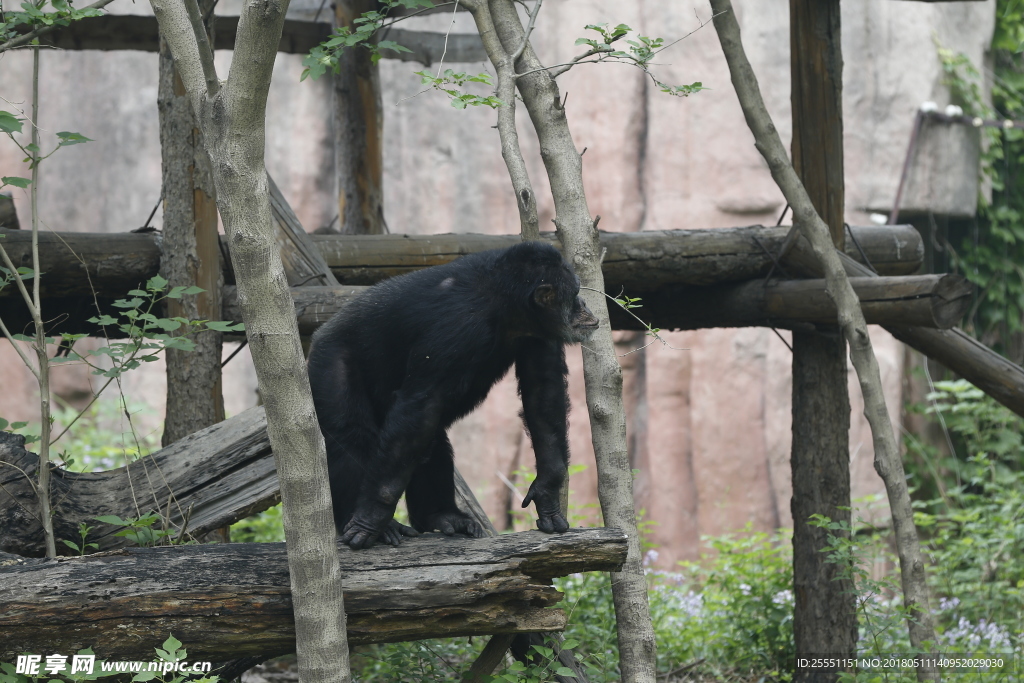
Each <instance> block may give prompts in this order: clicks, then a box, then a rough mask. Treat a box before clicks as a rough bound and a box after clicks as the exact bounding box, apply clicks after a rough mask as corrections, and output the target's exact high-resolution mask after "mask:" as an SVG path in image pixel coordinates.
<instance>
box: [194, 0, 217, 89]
mask: <svg viewBox="0 0 1024 683" xmlns="http://www.w3.org/2000/svg"><path fill="white" fill-rule="evenodd" d="M185 11H187V12H188V20H189V22H190V23H191V24H192V33H194V34H195V37H196V48H197V49H198V50H199V63H200V64H201V65H202V67H203V77H204V78H205V79H206V96H207V97H214V96H215V95H216V94H217V92H218V91H219V90H220V81H219V80H218V79H217V67H216V66H215V65H214V63H213V48H212V47H211V46H210V36H208V35H207V34H206V24H205V22H204V21H203V15H202V13H201V12H200V11H199V3H198V2H197V0H185ZM210 11H211V12H212V11H213V8H212V7H211V8H210Z"/></svg>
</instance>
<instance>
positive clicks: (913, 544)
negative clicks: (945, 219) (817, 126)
mask: <svg viewBox="0 0 1024 683" xmlns="http://www.w3.org/2000/svg"><path fill="white" fill-rule="evenodd" d="M711 6H712V8H713V10H714V12H715V19H714V23H715V29H716V31H717V32H718V37H719V41H720V42H721V44H722V51H723V52H724V53H725V57H726V61H727V62H728V64H729V72H730V75H731V77H732V82H733V86H734V87H735V89H736V94H737V96H738V98H739V100H740V106H741V107H742V109H743V115H744V117H745V118H746V120H747V125H748V126H749V127H750V130H751V132H752V133H753V135H754V140H755V142H754V144H755V146H756V147H757V149H758V151H759V152H761V155H762V156H763V157H764V159H765V161H767V162H768V167H769V168H770V169H771V173H772V177H773V178H774V179H775V182H776V184H777V185H778V186H779V189H781V190H782V193H783V194H784V195H785V197H786V200H787V201H788V202H789V205H790V206H791V207H792V208H793V216H794V224H795V225H797V226H798V227H799V228H800V231H801V233H802V234H803V235H804V237H806V238H807V241H808V242H810V243H811V245H812V247H813V249H814V252H815V254H816V255H817V257H818V260H819V262H820V263H821V265H822V267H823V269H824V271H825V275H826V279H827V280H828V291H829V293H830V294H831V296H832V297H833V299H834V300H835V301H836V306H837V308H838V309H839V326H840V328H841V329H842V330H843V334H844V335H845V336H846V339H847V342H848V343H849V345H850V357H851V359H852V360H853V365H854V367H855V369H856V370H857V377H858V379H859V380H860V386H861V393H862V395H863V397H864V414H865V417H867V419H868V423H869V425H870V426H871V434H872V439H873V442H874V449H875V469H876V470H877V471H878V474H879V475H880V476H881V477H882V480H883V481H884V482H885V488H886V493H887V494H888V497H889V507H890V509H891V511H892V518H893V527H894V529H895V532H896V545H897V551H898V553H899V557H900V570H901V576H902V579H903V595H904V600H905V604H906V606H907V608H908V618H907V625H908V628H909V631H910V641H911V645H912V646H913V647H914V649H915V651H919V652H926V651H927V650H926V649H925V647H926V643H935V629H934V627H933V626H932V615H931V610H930V608H929V604H928V603H929V599H928V588H927V585H926V583H925V572H924V557H923V555H922V554H921V547H920V542H919V540H918V537H917V529H916V528H915V527H914V517H913V509H912V507H911V503H910V493H909V491H908V490H907V481H906V476H905V474H904V472H903V463H902V462H901V461H900V455H899V449H898V447H897V444H896V437H895V434H894V432H893V427H892V423H891V422H890V419H889V412H888V410H887V409H886V406H885V396H884V393H883V391H882V381H881V375H880V373H879V369H878V362H877V360H876V359H875V354H874V351H873V349H872V347H871V338H870V337H869V336H868V330H867V323H866V322H865V321H864V315H863V313H862V312H861V308H860V304H859V302H858V300H857V295H856V294H855V293H854V291H853V288H852V286H851V285H850V281H849V278H848V277H847V275H846V272H845V270H844V269H843V266H842V263H841V262H840V260H839V254H838V252H837V251H836V250H835V248H834V247H833V245H832V240H831V238H830V236H829V231H828V226H826V225H825V224H824V223H823V222H822V220H821V218H820V217H819V216H818V214H817V212H816V211H815V209H814V206H813V204H812V203H811V200H810V198H809V197H808V196H807V191H806V190H805V189H804V187H803V185H802V184H801V183H800V179H799V178H798V177H797V175H796V172H795V171H794V170H793V166H792V165H791V164H790V161H789V157H788V155H787V154H786V150H785V147H783V145H782V141H781V140H780V139H779V135H778V132H777V131H776V129H775V125H774V124H773V123H772V120H771V117H770V115H769V114H768V110H767V109H766V108H765V105H764V101H763V100H762V98H761V92H760V88H759V87H758V84H757V77H756V76H755V75H754V71H753V69H752V68H751V66H750V62H749V61H748V60H747V57H746V54H745V52H744V50H743V44H742V42H741V39H740V28H739V24H738V23H737V21H736V15H735V13H734V12H733V10H732V3H731V2H730V0H712V2H711ZM918 678H919V679H922V680H924V679H937V678H938V673H937V670H936V669H935V668H934V666H932V665H928V664H922V666H920V667H919V668H918Z"/></svg>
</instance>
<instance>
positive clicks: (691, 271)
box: [311, 225, 924, 293]
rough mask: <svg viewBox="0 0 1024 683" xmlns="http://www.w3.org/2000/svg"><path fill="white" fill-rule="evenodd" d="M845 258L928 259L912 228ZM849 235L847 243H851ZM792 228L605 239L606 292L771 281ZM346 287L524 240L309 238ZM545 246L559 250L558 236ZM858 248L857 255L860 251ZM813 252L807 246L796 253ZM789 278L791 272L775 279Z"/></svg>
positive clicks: (897, 271)
mask: <svg viewBox="0 0 1024 683" xmlns="http://www.w3.org/2000/svg"><path fill="white" fill-rule="evenodd" d="M851 231H852V237H848V239H847V244H848V247H847V252H846V253H847V254H848V255H849V256H850V257H851V258H853V259H854V260H857V261H861V262H863V260H864V258H863V256H862V250H863V254H864V255H866V256H867V260H868V262H870V263H871V265H872V266H873V267H874V268H875V270H877V272H878V273H880V274H882V275H909V274H910V273H915V272H917V270H918V269H919V268H920V266H921V262H922V260H923V258H924V246H923V243H922V241H921V235H920V234H919V233H918V232H917V230H916V229H915V228H914V227H913V226H912V225H900V226H892V225H887V226H865V227H853V228H852V229H851ZM851 231H848V232H847V234H848V236H849V235H851ZM788 232H789V228H788V226H780V227H765V226H760V225H752V226H748V227H742V228H714V229H710V230H657V231H649V232H648V231H644V232H602V233H601V247H602V248H603V249H605V254H604V259H603V261H602V264H601V267H602V270H603V271H604V279H605V282H606V283H607V284H608V289H609V290H612V289H618V288H620V287H625V288H626V289H627V293H628V290H644V291H648V292H649V291H652V290H655V289H658V288H660V287H663V286H667V285H679V284H685V285H712V284H720V283H723V282H740V281H743V280H749V279H752V278H756V277H763V276H764V275H767V274H768V272H769V270H771V268H772V265H773V257H774V255H776V254H778V253H780V251H781V249H782V244H783V242H784V241H785V239H786V235H787V234H788ZM311 238H312V240H313V242H314V243H315V244H316V245H317V247H318V248H319V249H320V252H321V253H322V254H323V255H324V259H326V261H327V265H329V266H330V267H331V270H332V271H334V275H335V277H337V278H338V281H339V282H340V283H341V284H344V285H372V284H375V283H377V282H380V281H381V280H384V279H387V278H389V277H394V276H395V275H402V274H404V273H409V272H412V271H414V270H419V269H420V268H426V267H429V266H436V265H440V264H442V263H448V262H450V261H453V260H455V259H456V258H458V257H460V256H464V255H466V254H471V253H474V252H478V251H484V250H487V249H499V248H502V247H508V246H511V245H513V244H515V243H517V242H518V241H519V236H518V235H479V234H472V233H460V234H444V235H346V236H342V235H311ZM541 238H542V239H545V240H548V241H549V242H551V243H552V244H554V245H555V246H556V247H559V248H560V246H561V245H560V244H559V243H558V241H557V239H556V237H555V233H553V232H545V233H541ZM858 245H859V247H858ZM805 250H809V246H806V242H805V241H804V240H803V239H802V238H801V240H800V241H798V242H797V243H796V245H795V251H797V252H801V251H805ZM776 274H777V275H785V271H781V272H780V271H778V270H777V271H776Z"/></svg>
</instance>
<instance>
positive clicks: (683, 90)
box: [516, 21, 710, 97]
mask: <svg viewBox="0 0 1024 683" xmlns="http://www.w3.org/2000/svg"><path fill="white" fill-rule="evenodd" d="M708 23H710V22H709V21H701V22H700V26H698V27H697V28H695V29H694V30H693V31H690V33H687V34H686V35H685V36H683V37H682V38H678V39H676V40H674V41H672V42H671V43H668V44H667V45H666V44H665V40H664V38H651V37H649V36H641V35H637V36H636V39H635V40H626V41H625V42H626V44H627V45H628V46H629V48H628V49H625V50H621V49H619V48H618V47H616V46H615V45H614V44H615V43H617V42H619V41H620V40H622V39H623V38H625V37H626V36H628V35H629V34H630V33H631V32H632V31H633V29H632V28H630V27H629V26H627V25H626V24H618V25H617V26H615V27H614V28H608V24H587V25H586V26H585V27H584V28H585V29H586V30H588V31H594V32H596V33H597V34H598V37H597V38H577V39H576V45H586V46H588V47H589V48H590V49H588V50H587V51H586V52H583V53H582V54H579V55H577V56H576V57H573V59H572V60H570V61H569V62H566V63H564V64H556V65H555V66H547V67H543V68H542V69H533V70H531V71H524V72H523V73H520V74H517V75H516V78H522V77H523V76H527V75H529V74H532V73H536V72H537V71H550V72H551V77H552V78H558V77H559V76H561V75H562V74H564V73H565V72H566V71H568V70H569V69H571V68H573V67H574V66H577V65H579V64H599V63H601V62H613V63H619V64H628V65H630V66H635V67H637V68H638V69H640V70H641V71H643V72H644V73H645V74H647V76H648V77H649V78H650V79H651V80H652V81H653V82H654V84H655V85H657V86H658V87H659V88H661V91H662V92H664V93H668V94H670V95H674V96H676V97H687V96H689V95H692V94H693V93H695V92H699V91H701V90H707V88H705V87H704V86H703V85H702V84H701V82H700V81H696V82H694V83H690V84H689V85H670V84H668V83H664V82H662V81H660V80H658V78H657V77H655V75H654V74H653V73H652V72H651V69H650V67H651V66H652V65H653V60H654V58H655V57H656V56H657V55H658V54H659V53H661V52H664V51H665V50H667V49H668V48H670V47H672V46H673V45H675V44H676V43H678V42H679V41H681V40H683V39H685V38H687V37H689V36H691V35H693V33H695V32H696V31H699V30H700V29H701V28H703V27H704V26H706V25H707V24H708Z"/></svg>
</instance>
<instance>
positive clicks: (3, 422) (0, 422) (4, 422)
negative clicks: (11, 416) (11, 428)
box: [0, 417, 11, 432]
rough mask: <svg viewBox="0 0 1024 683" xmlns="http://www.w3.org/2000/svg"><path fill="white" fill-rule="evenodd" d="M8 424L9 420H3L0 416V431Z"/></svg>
mask: <svg viewBox="0 0 1024 683" xmlns="http://www.w3.org/2000/svg"><path fill="white" fill-rule="evenodd" d="M10 424H11V423H10V422H8V421H7V420H5V419H3V418H2V417H0V432H2V431H3V430H5V429H7V426H8V425H10Z"/></svg>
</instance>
